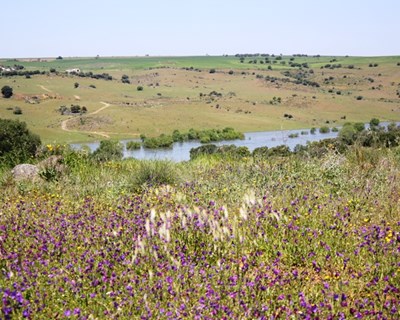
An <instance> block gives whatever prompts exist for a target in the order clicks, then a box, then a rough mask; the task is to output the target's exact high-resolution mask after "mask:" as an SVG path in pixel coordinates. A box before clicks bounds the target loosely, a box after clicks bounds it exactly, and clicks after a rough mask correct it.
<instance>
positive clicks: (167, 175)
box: [132, 160, 179, 191]
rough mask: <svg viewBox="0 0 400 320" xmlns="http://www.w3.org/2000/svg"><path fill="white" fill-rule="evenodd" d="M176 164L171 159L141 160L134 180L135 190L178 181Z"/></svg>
mask: <svg viewBox="0 0 400 320" xmlns="http://www.w3.org/2000/svg"><path fill="white" fill-rule="evenodd" d="M178 179H179V178H178V172H177V170H176V166H175V165H174V164H173V163H172V162H171V161H165V160H151V161H141V162H140V166H139V168H138V169H137V171H136V173H135V176H134V178H133V181H132V187H133V189H134V190H137V191H139V190H143V189H147V188H148V187H154V186H159V185H171V184H175V183H176V182H177V181H178Z"/></svg>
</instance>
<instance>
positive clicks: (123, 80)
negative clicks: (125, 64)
mask: <svg viewBox="0 0 400 320" xmlns="http://www.w3.org/2000/svg"><path fill="white" fill-rule="evenodd" d="M121 81H122V83H127V84H130V83H131V82H130V80H129V76H127V75H126V74H124V75H122V77H121Z"/></svg>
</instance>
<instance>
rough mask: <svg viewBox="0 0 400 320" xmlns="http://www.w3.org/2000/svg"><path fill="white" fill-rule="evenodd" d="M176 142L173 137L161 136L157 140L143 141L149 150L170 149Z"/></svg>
mask: <svg viewBox="0 0 400 320" xmlns="http://www.w3.org/2000/svg"><path fill="white" fill-rule="evenodd" d="M173 143H174V140H173V139H172V136H170V135H166V134H161V135H160V136H159V137H156V138H145V139H144V141H143V146H144V147H145V148H148V149H157V148H170V147H171V146H172V144H173Z"/></svg>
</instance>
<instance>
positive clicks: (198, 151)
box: [190, 144, 218, 160]
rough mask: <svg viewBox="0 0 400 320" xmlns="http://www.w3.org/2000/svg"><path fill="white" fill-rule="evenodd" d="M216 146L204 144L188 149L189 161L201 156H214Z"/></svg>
mask: <svg viewBox="0 0 400 320" xmlns="http://www.w3.org/2000/svg"><path fill="white" fill-rule="evenodd" d="M217 148H218V147H217V146H216V145H215V144H205V145H203V146H200V147H197V148H192V149H190V160H193V159H196V158H197V157H199V156H201V155H210V154H214V153H215V152H216V151H217Z"/></svg>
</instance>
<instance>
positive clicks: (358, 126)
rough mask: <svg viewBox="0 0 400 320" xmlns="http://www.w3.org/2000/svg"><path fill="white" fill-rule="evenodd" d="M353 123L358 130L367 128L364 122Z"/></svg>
mask: <svg viewBox="0 0 400 320" xmlns="http://www.w3.org/2000/svg"><path fill="white" fill-rule="evenodd" d="M353 125H354V128H355V129H356V130H357V132H361V131H363V130H365V125H364V123H363V122H356V123H354V124H353Z"/></svg>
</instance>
